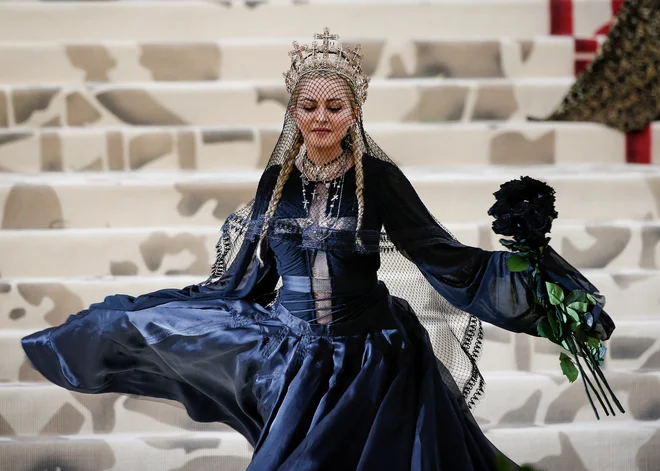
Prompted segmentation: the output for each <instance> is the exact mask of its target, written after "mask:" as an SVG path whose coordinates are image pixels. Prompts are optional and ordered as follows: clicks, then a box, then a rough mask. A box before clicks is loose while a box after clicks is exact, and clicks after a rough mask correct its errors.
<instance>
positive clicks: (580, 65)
mask: <svg viewBox="0 0 660 471" xmlns="http://www.w3.org/2000/svg"><path fill="white" fill-rule="evenodd" d="M589 64H591V60H590V59H575V76H576V77H577V76H578V75H580V74H581V73H582V72H584V69H586V68H587V67H589Z"/></svg>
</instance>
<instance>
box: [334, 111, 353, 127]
mask: <svg viewBox="0 0 660 471" xmlns="http://www.w3.org/2000/svg"><path fill="white" fill-rule="evenodd" d="M332 121H333V123H334V124H335V127H336V128H337V129H340V130H345V129H346V128H348V127H349V126H350V125H351V124H352V123H353V114H352V113H351V112H346V113H337V114H336V115H334V117H333V120H332Z"/></svg>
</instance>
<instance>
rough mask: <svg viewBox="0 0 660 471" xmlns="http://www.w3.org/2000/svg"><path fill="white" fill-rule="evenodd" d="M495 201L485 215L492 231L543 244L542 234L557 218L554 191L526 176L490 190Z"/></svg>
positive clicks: (537, 245) (529, 244) (523, 242)
mask: <svg viewBox="0 0 660 471" xmlns="http://www.w3.org/2000/svg"><path fill="white" fill-rule="evenodd" d="M494 195H495V204H493V206H492V207H491V208H490V209H489V210H488V214H489V215H490V216H493V218H494V219H495V220H494V222H493V231H494V232H495V233H496V234H501V235H504V236H511V237H513V238H514V239H515V240H516V241H517V242H519V243H521V244H523V245H526V246H529V247H533V248H537V247H541V246H543V245H545V243H546V234H547V233H548V232H550V230H551V228H552V221H553V220H554V219H555V218H557V216H558V214H557V211H555V196H554V195H555V190H554V189H553V188H552V187H551V186H549V185H547V184H546V183H543V182H541V181H538V180H535V179H533V178H530V177H521V178H520V179H519V180H511V181H509V182H506V183H504V184H503V185H501V186H500V189H499V190H498V191H496V192H495V193H494Z"/></svg>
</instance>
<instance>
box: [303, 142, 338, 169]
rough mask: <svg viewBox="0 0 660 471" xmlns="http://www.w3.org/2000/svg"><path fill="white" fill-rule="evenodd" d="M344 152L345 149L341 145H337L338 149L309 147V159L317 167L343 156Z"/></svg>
mask: <svg viewBox="0 0 660 471" xmlns="http://www.w3.org/2000/svg"><path fill="white" fill-rule="evenodd" d="M342 152H344V149H342V147H341V144H339V145H337V147H332V148H328V147H323V148H318V147H316V148H314V147H311V148H310V147H308V148H307V158H308V159H309V160H310V161H311V162H312V163H314V164H316V165H323V164H327V163H328V162H330V161H332V160H334V159H336V158H337V157H339V156H340V155H341V154H342Z"/></svg>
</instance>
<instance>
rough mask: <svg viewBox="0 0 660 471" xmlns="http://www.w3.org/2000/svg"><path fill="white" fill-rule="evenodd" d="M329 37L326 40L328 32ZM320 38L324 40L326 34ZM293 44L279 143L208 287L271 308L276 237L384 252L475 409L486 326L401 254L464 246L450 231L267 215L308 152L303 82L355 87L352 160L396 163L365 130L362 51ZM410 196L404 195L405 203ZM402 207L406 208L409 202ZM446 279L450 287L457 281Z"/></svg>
mask: <svg viewBox="0 0 660 471" xmlns="http://www.w3.org/2000/svg"><path fill="white" fill-rule="evenodd" d="M325 35H326V36H327V35H328V32H327V30H326V32H325ZM317 37H318V38H319V39H323V38H324V37H323V36H321V35H317ZM294 46H295V49H294V51H293V54H292V55H293V56H294V57H293V63H294V65H293V66H292V71H293V72H291V71H290V72H289V74H287V77H286V78H287V87H288V88H289V91H290V92H291V97H290V100H289V104H288V106H287V109H286V113H285V116H284V124H283V126H282V131H281V133H280V136H279V139H278V140H277V144H276V145H275V148H274V149H273V152H272V154H271V156H270V159H269V160H268V163H267V165H266V167H265V169H264V172H263V174H262V177H261V179H260V182H259V185H258V188H257V192H256V196H255V197H254V199H253V200H252V201H250V202H249V203H247V204H246V205H245V206H243V207H241V208H240V209H238V210H237V211H236V212H234V213H233V214H231V215H230V216H229V217H228V218H227V219H226V220H225V222H224V225H223V227H222V230H221V236H220V239H219V240H218V243H217V246H216V251H217V258H216V261H215V263H214V264H213V267H212V270H211V276H210V277H209V278H208V279H207V280H206V281H205V282H204V283H203V285H205V286H207V287H216V288H218V289H221V290H223V291H225V292H226V295H227V296H228V297H234V298H241V299H249V300H256V301H258V302H260V303H261V304H263V305H264V306H265V305H268V304H269V303H272V302H273V300H274V299H275V297H276V295H277V288H278V286H279V285H278V278H279V277H278V275H277V273H276V270H275V267H274V266H272V265H273V264H272V263H271V262H269V260H268V257H264V256H263V254H264V253H265V252H266V251H267V250H269V249H268V247H269V244H270V243H272V242H273V241H274V240H276V239H278V238H286V239H289V240H290V241H296V240H297V241H302V242H300V243H302V244H304V248H306V249H316V250H321V251H334V252H340V251H350V252H354V251H357V252H361V253H379V254H380V259H381V266H380V269H379V271H378V278H379V279H380V280H382V281H383V282H385V284H386V285H387V287H388V289H389V291H390V294H391V295H393V296H396V297H399V298H402V299H404V300H405V301H407V302H408V303H409V304H410V306H411V307H412V308H413V310H414V311H415V313H416V314H417V316H418V318H419V320H420V321H421V323H422V324H423V325H424V327H425V328H426V330H427V331H428V334H429V336H430V339H431V342H432V345H433V348H434V351H435V355H436V357H437V358H438V360H439V361H440V363H441V365H439V367H440V370H441V372H442V373H443V379H444V382H445V383H446V384H447V386H448V387H450V389H451V390H452V391H454V392H455V393H458V392H459V391H460V393H461V394H462V396H463V397H464V398H465V400H466V402H467V404H468V405H469V407H473V406H474V405H475V404H476V402H477V401H478V399H479V397H480V396H481V394H482V393H483V390H484V380H483V377H482V375H481V374H480V372H479V369H478V368H477V360H478V359H479V356H480V353H481V347H482V337H483V329H482V325H481V322H480V321H479V319H477V318H476V317H474V316H472V315H470V314H468V313H467V312H464V311H461V310H459V309H457V308H455V307H453V306H452V305H451V304H450V303H449V302H448V301H447V300H446V299H444V298H443V297H442V296H440V295H439V294H438V293H437V292H436V291H435V290H434V288H433V287H432V286H431V284H430V283H429V282H428V281H427V280H426V278H425V277H424V275H423V274H422V272H421V271H420V270H419V269H418V268H417V266H416V265H415V264H414V263H412V262H411V261H410V259H409V258H408V257H407V256H406V255H407V254H406V253H402V250H401V248H402V247H404V246H405V247H407V248H410V247H412V246H414V247H417V248H419V247H424V246H431V245H435V244H445V245H449V246H460V245H461V244H460V243H459V242H458V241H457V240H456V239H455V238H454V236H453V235H452V234H451V233H450V232H449V231H448V230H447V229H446V228H445V227H443V226H442V225H441V224H440V223H439V222H437V221H435V220H434V219H433V218H431V219H430V221H432V222H433V224H430V225H429V226H428V227H423V228H420V227H415V228H406V229H403V230H399V231H396V233H392V231H389V232H385V230H384V229H383V228H381V230H378V231H375V230H364V229H362V228H361V227H360V224H359V221H352V222H351V223H349V224H346V223H344V224H339V225H329V224H328V223H327V221H323V220H321V221H319V220H313V221H312V220H291V219H278V218H277V217H273V215H272V214H269V206H271V200H272V197H273V194H274V192H276V191H275V190H276V186H277V181H278V177H280V176H281V173H283V172H287V171H289V172H290V168H291V166H292V165H294V163H293V162H299V161H300V156H302V155H303V154H304V153H305V144H304V142H302V139H301V131H300V129H299V126H298V124H297V122H296V119H295V117H294V110H295V106H296V103H297V101H298V99H299V98H300V96H299V95H300V89H301V87H300V84H301V83H303V82H305V81H306V82H307V83H310V81H313V80H314V79H328V80H330V81H332V79H335V80H336V78H338V77H339V78H342V79H343V80H342V81H341V83H344V84H347V86H348V88H349V89H350V95H351V97H352V101H353V105H354V107H355V110H356V111H355V120H354V122H353V124H352V125H351V126H350V128H349V130H348V131H347V133H346V135H345V137H344V139H343V141H342V146H343V148H344V150H345V151H346V152H347V153H348V154H350V155H352V156H353V159H354V160H355V162H354V164H355V166H356V168H357V167H358V165H359V163H360V162H358V159H362V158H363V156H365V155H366V156H370V157H372V158H375V159H379V160H381V161H385V162H387V163H389V164H391V165H393V166H394V165H396V164H395V163H394V162H393V161H392V160H391V159H390V158H389V157H388V156H387V154H386V153H385V152H384V151H383V150H382V149H381V148H380V147H379V146H378V145H377V144H376V143H375V142H374V140H373V139H372V138H371V137H370V136H369V135H368V133H367V132H366V131H365V129H364V127H363V120H362V112H361V108H362V104H363V103H364V100H365V99H366V89H367V84H368V79H366V78H365V77H364V75H363V74H362V73H361V70H360V69H359V58H360V57H361V56H360V54H359V49H350V48H346V47H343V48H342V47H339V46H335V45H331V44H330V43H329V41H328V40H327V38H325V39H324V43H323V45H321V46H316V45H313V46H312V48H309V49H308V48H305V47H302V48H301V47H299V46H298V45H297V44H294ZM333 54H334V56H335V58H334V60H335V61H341V60H344V63H343V65H340V66H337V62H334V63H333V57H332V56H333ZM296 55H297V58H298V59H300V63H302V62H305V64H307V66H308V69H309V70H301V69H296ZM314 55H318V57H319V60H318V61H317V63H316V64H315V65H314V64H313V65H312V66H310V65H309V64H310V62H313V61H312V60H310V59H313V58H314V57H315V56H314ZM328 57H329V58H330V59H328ZM353 59H354V60H353ZM327 64H330V65H329V66H328V65H327ZM319 83H327V82H324V81H320V82H319ZM287 169H288V170H287ZM363 178H364V180H365V181H368V179H369V178H370V175H369V173H368V172H365V174H364V176H363ZM383 191H388V192H393V193H394V194H396V193H397V192H398V191H399V188H394V187H393V188H384V189H383ZM415 196H416V195H415ZM405 197H407V196H404V195H403V193H402V198H405ZM366 198H368V197H366ZM364 204H366V205H369V204H370V201H369V200H368V199H367V200H366V201H364ZM398 204H401V205H402V206H404V208H405V206H406V201H400V202H399V203H398ZM270 209H272V207H271V208H270ZM413 210H415V209H413V208H412V207H411V211H413ZM358 219H359V217H358ZM301 235H303V237H301ZM444 281H445V282H448V283H451V282H452V280H451V279H446V280H444ZM443 365H444V367H443ZM445 368H446V369H445ZM456 388H458V390H457V389H456Z"/></svg>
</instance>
